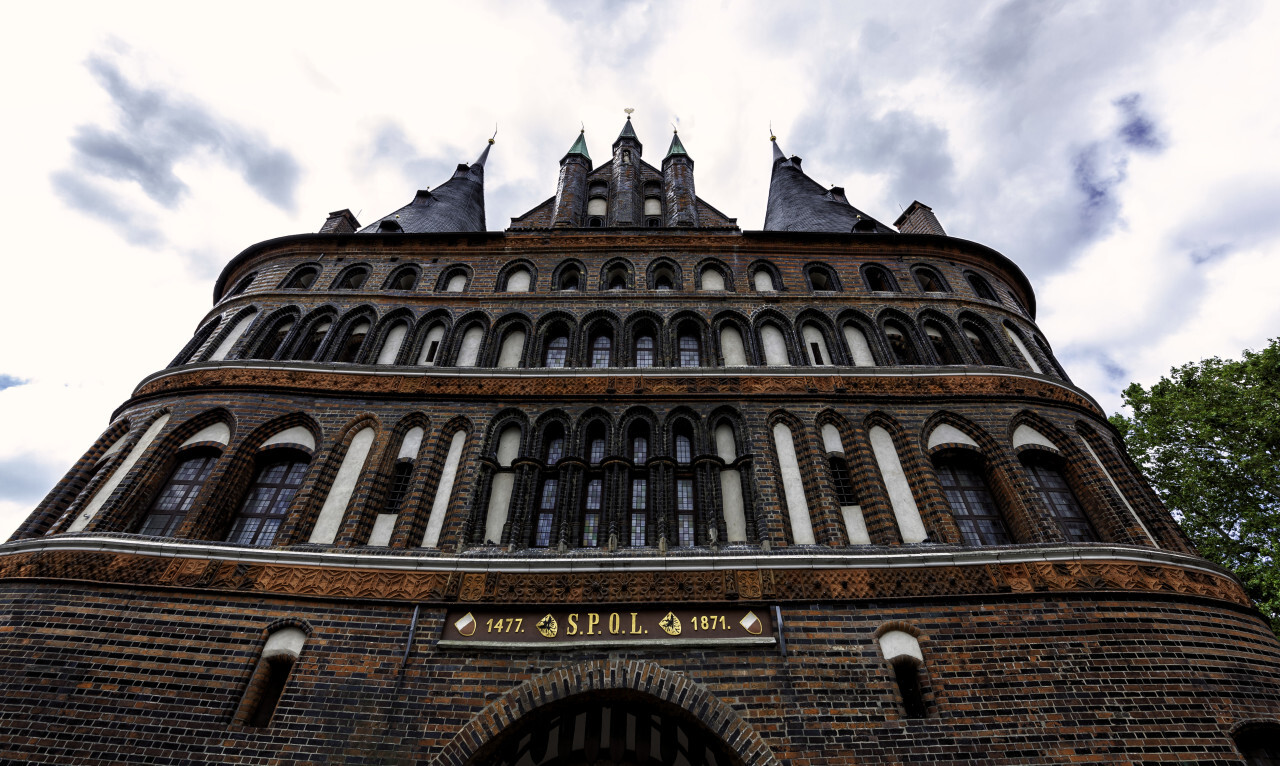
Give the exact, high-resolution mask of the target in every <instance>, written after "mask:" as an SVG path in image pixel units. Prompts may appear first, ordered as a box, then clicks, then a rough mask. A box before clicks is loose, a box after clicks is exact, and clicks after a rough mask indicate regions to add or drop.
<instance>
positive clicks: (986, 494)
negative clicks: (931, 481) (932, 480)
mask: <svg viewBox="0 0 1280 766" xmlns="http://www.w3.org/2000/svg"><path fill="white" fill-rule="evenodd" d="M934 465H935V467H936V468H937V471H938V480H939V481H940V482H941V483H942V493H943V494H944V495H946V498H947V503H949V504H950V505H951V515H952V516H954V517H955V520H956V526H958V527H959V528H960V536H961V537H962V538H964V544H965V545H974V546H979V545H1008V544H1010V543H1012V542H1013V539H1012V538H1011V537H1010V536H1009V530H1008V528H1007V527H1006V526H1005V524H1004V518H1003V517H1002V516H1001V515H1000V509H999V507H997V506H996V501H995V498H994V497H992V496H991V490H990V488H988V487H987V482H986V480H985V479H984V478H983V477H982V466H981V465H980V464H979V462H978V461H976V460H973V459H971V458H967V457H965V456H961V455H949V456H945V457H942V458H939V459H938V460H937V461H935V463H934Z"/></svg>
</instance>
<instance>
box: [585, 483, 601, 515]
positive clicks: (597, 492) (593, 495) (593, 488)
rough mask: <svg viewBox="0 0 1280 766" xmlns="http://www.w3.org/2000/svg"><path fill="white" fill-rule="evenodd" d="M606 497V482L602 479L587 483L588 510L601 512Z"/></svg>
mask: <svg viewBox="0 0 1280 766" xmlns="http://www.w3.org/2000/svg"><path fill="white" fill-rule="evenodd" d="M603 495H604V481H603V480H602V479H592V480H591V481H590V482H588V483H587V510H588V511H598V510H600V501H601V498H602V497H603Z"/></svg>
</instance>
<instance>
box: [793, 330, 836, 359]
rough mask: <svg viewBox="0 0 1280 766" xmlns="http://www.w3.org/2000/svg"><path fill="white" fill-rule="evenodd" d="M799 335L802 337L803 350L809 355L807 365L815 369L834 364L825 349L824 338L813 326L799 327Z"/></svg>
mask: <svg viewBox="0 0 1280 766" xmlns="http://www.w3.org/2000/svg"><path fill="white" fill-rule="evenodd" d="M800 335H801V336H803V337H804V348H805V351H807V352H808V353H809V363H810V364H812V365H814V366H816V367H829V366H830V365H833V364H835V360H833V359H832V358H831V352H830V351H829V350H828V349H827V339H826V336H825V335H823V334H822V330H819V329H818V328H817V327H815V326H814V325H813V324H810V323H805V324H804V325H802V326H801V327H800Z"/></svg>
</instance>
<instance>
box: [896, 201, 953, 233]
mask: <svg viewBox="0 0 1280 766" xmlns="http://www.w3.org/2000/svg"><path fill="white" fill-rule="evenodd" d="M893 225H894V226H897V227H898V231H900V232H902V233H903V234H936V235H937V236H939V237H945V236H947V233H946V232H945V231H943V230H942V224H940V223H938V218H937V216H935V215H934V214H933V209H932V208H930V207H929V206H928V205H926V204H924V203H923V202H921V201H919V200H916V201H915V202H912V203H911V204H910V205H909V206H908V207H907V209H906V210H904V211H902V215H900V216H898V220H896V221H894V222H893Z"/></svg>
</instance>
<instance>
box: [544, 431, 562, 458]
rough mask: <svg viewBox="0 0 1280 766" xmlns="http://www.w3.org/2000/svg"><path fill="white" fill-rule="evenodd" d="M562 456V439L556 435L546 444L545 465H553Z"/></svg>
mask: <svg viewBox="0 0 1280 766" xmlns="http://www.w3.org/2000/svg"><path fill="white" fill-rule="evenodd" d="M562 457H564V439H562V438H560V437H558V436H557V437H556V438H554V439H552V440H551V443H550V444H548V445H547V465H555V464H556V463H559V462H560V458H562Z"/></svg>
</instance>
